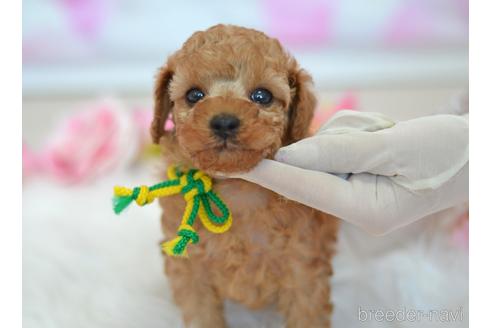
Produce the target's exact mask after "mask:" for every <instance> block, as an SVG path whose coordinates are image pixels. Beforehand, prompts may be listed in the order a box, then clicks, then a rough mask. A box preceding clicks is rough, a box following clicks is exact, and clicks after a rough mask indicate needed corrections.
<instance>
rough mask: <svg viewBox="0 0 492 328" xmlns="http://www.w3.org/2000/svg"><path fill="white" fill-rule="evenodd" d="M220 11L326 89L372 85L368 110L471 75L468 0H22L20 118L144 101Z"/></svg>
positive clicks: (220, 18)
mask: <svg viewBox="0 0 492 328" xmlns="http://www.w3.org/2000/svg"><path fill="white" fill-rule="evenodd" d="M217 23H230V24H238V25H243V26H246V27H252V28H256V29H259V30H262V31H265V32H266V33H267V34H269V35H272V36H275V37H278V38H279V39H280V40H281V41H282V43H283V44H284V45H285V46H286V48H287V49H289V50H290V51H291V52H292V53H293V54H294V55H295V56H296V57H297V58H298V60H299V62H300V63H301V65H303V66H304V67H305V68H306V69H307V70H308V71H309V72H310V73H311V74H312V75H313V77H314V80H315V83H316V86H317V90H318V91H319V92H320V93H321V94H322V95H324V94H326V93H328V94H329V93H336V92H340V91H363V92H366V91H372V92H370V93H368V94H366V93H363V94H362V100H363V101H364V102H363V104H364V107H369V108H367V110H373V111H380V110H384V109H381V107H382V106H385V104H384V101H382V100H383V99H387V98H390V99H389V101H390V104H389V105H390V106H389V107H394V106H395V105H401V106H403V107H405V108H406V106H407V104H408V102H412V103H413V102H415V103H413V104H412V110H413V111H416V112H417V114H418V113H419V112H420V111H423V112H425V110H427V109H428V108H427V106H429V107H432V106H436V105H437V104H438V103H439V102H442V101H444V100H445V98H446V96H448V92H446V91H451V93H452V91H454V90H455V89H463V88H466V86H467V76H468V65H467V61H468V59H467V58H468V57H467V56H468V1H467V0H377V1H370V2H368V1H362V0H345V1H341V0H308V1H302V2H300V1H295V0H283V1H281V0H255V1H235V2H234V4H230V3H229V2H227V1H220V0H211V1H207V2H206V4H205V3H203V2H202V1H194V0H189V1H174V2H172V5H170V4H169V3H168V2H164V1H160V0H146V1H135V0H44V1H39V0H24V1H23V66H24V67H23V91H24V92H23V96H24V104H25V106H24V122H23V123H24V125H25V126H29V127H31V124H33V123H34V124H35V125H38V123H39V121H38V120H39V119H40V118H41V117H40V115H41V116H42V117H44V116H45V115H49V114H48V113H47V111H50V110H51V111H57V110H62V111H63V110H68V107H70V105H71V104H73V103H76V102H79V101H81V100H86V99H90V98H94V97H101V96H108V95H111V96H118V97H124V98H125V99H128V100H129V101H130V102H131V103H132V104H142V105H144V106H148V105H150V103H149V101H150V94H151V89H152V84H153V80H154V79H153V78H154V75H155V72H156V69H157V68H158V67H159V66H160V65H162V64H163V63H164V62H165V60H166V58H167V56H168V55H169V54H171V53H172V52H173V51H175V50H176V49H178V48H179V47H180V46H181V44H182V43H183V42H184V41H185V40H186V39H187V38H188V37H189V36H190V35H191V34H192V33H193V32H194V31H197V30H203V29H206V28H207V27H210V26H212V25H214V24H217ZM388 90H391V92H389V91H388ZM379 91H384V92H385V93H384V95H381V93H380V92H379ZM411 91H414V92H417V93H412V92H411ZM419 91H420V92H421V93H422V95H420V94H419V93H418V92H419ZM430 91H432V93H433V94H434V95H435V97H436V98H434V99H433V98H432V97H430V98H429V97H427V98H426V99H425V101H424V102H423V103H420V101H419V100H420V99H421V96H424V97H425V96H431V95H429V92H430ZM402 93H403V94H402ZM405 95H407V97H405ZM414 95H415V96H414ZM366 96H367V97H368V98H367V99H366ZM372 96H374V97H377V99H375V100H373V97H372ZM400 96H401V97H400ZM366 100H367V103H366V102H365V101H366ZM422 107H425V108H422ZM31 118H33V119H32V120H31ZM29 131H30V132H31V133H32V134H33V137H34V134H35V132H34V131H33V130H32V129H29ZM25 137H26V138H28V139H32V140H30V141H32V142H36V140H37V138H31V137H30V136H25ZM36 137H37V135H36Z"/></svg>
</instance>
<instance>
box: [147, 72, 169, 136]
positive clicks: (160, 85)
mask: <svg viewBox="0 0 492 328" xmlns="http://www.w3.org/2000/svg"><path fill="white" fill-rule="evenodd" d="M172 77H173V72H172V70H170V69H169V68H168V67H167V66H164V67H162V68H161V69H159V72H158V73H157V81H156V84H155V89H154V118H153V119H152V125H151V128H150V135H151V136H152V141H153V142H154V143H156V144H158V143H159V140H160V138H161V137H162V136H163V135H164V134H165V133H166V131H164V125H165V123H166V120H167V118H168V116H169V112H170V111H171V108H172V107H173V103H172V102H171V99H169V90H168V89H169V82H170V81H171V79H172Z"/></svg>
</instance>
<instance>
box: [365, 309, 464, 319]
mask: <svg viewBox="0 0 492 328" xmlns="http://www.w3.org/2000/svg"><path fill="white" fill-rule="evenodd" d="M359 321H360V322H367V321H376V322H383V321H385V322H402V321H408V322H420V321H429V322H457V321H463V307H459V308H458V309H455V310H449V309H439V310H416V309H407V308H406V307H404V308H402V309H397V310H395V309H384V310H383V309H363V308H362V307H360V306H359Z"/></svg>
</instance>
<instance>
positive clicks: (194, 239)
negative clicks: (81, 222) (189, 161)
mask: <svg viewBox="0 0 492 328" xmlns="http://www.w3.org/2000/svg"><path fill="white" fill-rule="evenodd" d="M167 176H168V177H169V180H167V181H163V182H161V183H158V184H156V185H153V186H151V187H147V186H140V187H136V188H133V189H129V188H126V187H119V186H116V187H114V198H113V209H114V212H115V213H116V214H119V213H121V211H123V210H124V209H125V208H126V207H127V206H128V205H129V204H130V203H131V202H132V201H135V202H136V203H137V204H138V205H140V206H143V205H146V204H149V203H151V202H152V201H153V200H154V199H155V198H158V197H165V196H170V195H176V194H179V193H181V194H183V197H184V199H185V201H186V208H185V211H184V214H183V218H182V219H181V224H180V226H179V227H178V232H177V237H176V238H174V239H172V240H170V241H167V242H164V243H163V244H162V250H163V251H164V252H165V253H166V254H168V255H171V256H184V257H186V256H188V255H187V252H186V248H187V246H188V244H189V243H190V242H191V243H193V244H196V243H198V241H199V236H198V234H197V233H196V231H195V229H193V227H192V225H193V223H194V222H195V218H196V217H197V216H198V217H200V221H201V222H202V224H203V225H204V227H205V228H206V229H207V230H208V231H210V232H213V233H224V232H226V231H227V230H229V228H230V227H231V224H232V216H231V213H230V211H229V209H228V208H227V206H226V205H225V204H224V202H223V201H222V200H221V199H220V198H219V196H217V194H216V193H214V192H213V191H212V179H211V178H210V177H209V176H207V175H206V174H205V173H204V172H202V171H199V170H195V169H191V170H188V171H185V172H182V171H180V170H179V169H178V168H177V167H176V166H170V167H169V168H168V170H167ZM211 203H213V204H215V206H216V207H217V208H218V210H219V212H220V216H217V215H215V213H214V212H213V210H212V206H211Z"/></svg>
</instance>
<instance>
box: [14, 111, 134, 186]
mask: <svg viewBox="0 0 492 328" xmlns="http://www.w3.org/2000/svg"><path fill="white" fill-rule="evenodd" d="M138 139H139V134H138V131H137V128H136V127H135V125H133V124H132V122H131V119H130V115H129V114H128V113H127V111H125V110H124V109H123V108H120V107H118V106H117V105H116V104H114V103H112V102H107V101H105V102H101V103H97V104H95V105H91V106H89V107H88V108H86V109H84V110H81V111H79V112H77V113H75V114H74V115H73V116H70V117H68V118H67V119H65V120H64V121H63V122H62V123H61V124H60V126H59V127H58V129H56V131H55V133H54V135H53V136H52V138H51V140H50V141H49V142H48V144H47V145H46V147H45V148H44V149H43V150H42V151H41V152H39V153H38V154H36V153H34V152H31V151H29V149H28V148H27V147H26V146H24V148H23V169H24V176H27V175H30V174H32V173H35V172H37V173H47V174H48V175H50V176H52V177H54V178H56V179H57V180H59V181H61V182H64V183H78V182H82V181H86V180H89V179H91V178H94V177H96V176H100V175H102V174H103V173H106V172H108V171H109V170H111V169H114V168H116V167H117V166H118V165H120V164H123V163H126V162H128V159H129V158H132V157H133V156H134V155H135V152H136V150H137V145H138V143H139V140H138Z"/></svg>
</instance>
